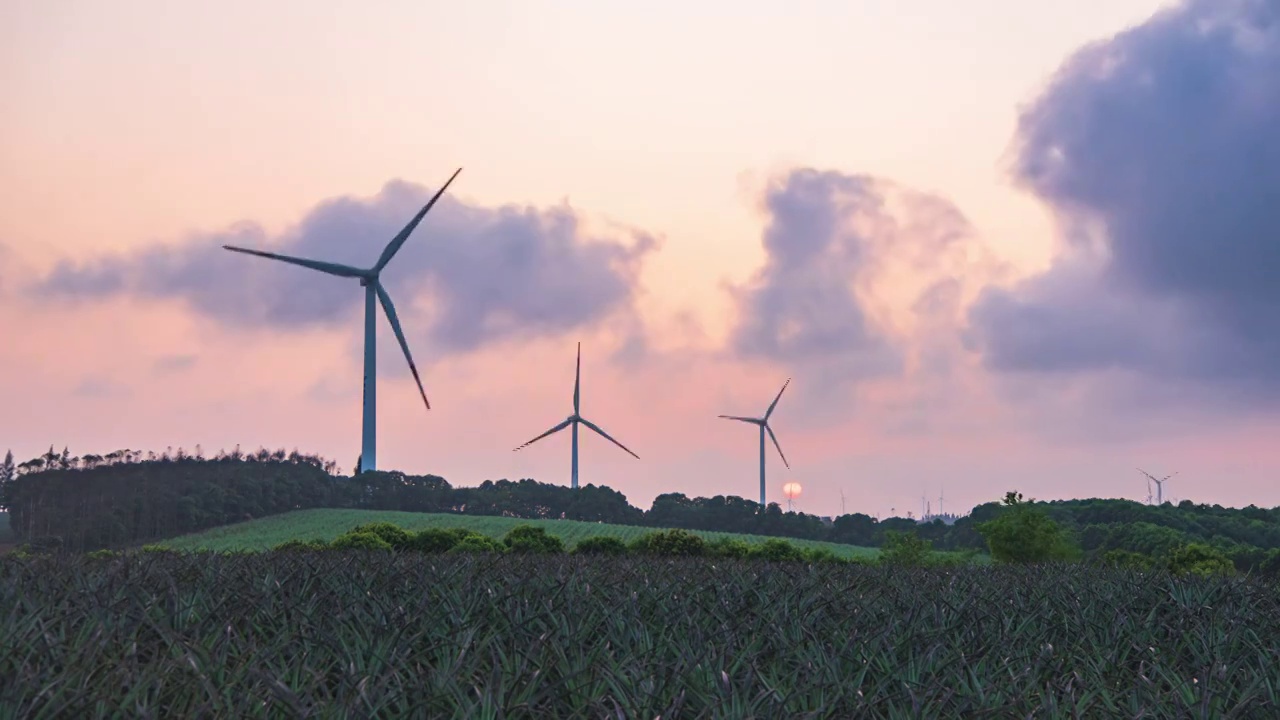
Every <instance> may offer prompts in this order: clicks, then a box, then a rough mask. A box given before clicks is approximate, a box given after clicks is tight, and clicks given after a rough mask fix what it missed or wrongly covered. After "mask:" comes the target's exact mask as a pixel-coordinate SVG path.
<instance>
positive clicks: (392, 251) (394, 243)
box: [373, 168, 462, 272]
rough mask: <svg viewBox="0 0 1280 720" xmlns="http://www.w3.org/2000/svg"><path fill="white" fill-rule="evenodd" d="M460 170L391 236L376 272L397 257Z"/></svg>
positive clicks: (374, 268) (454, 172) (375, 269)
mask: <svg viewBox="0 0 1280 720" xmlns="http://www.w3.org/2000/svg"><path fill="white" fill-rule="evenodd" d="M460 172H462V168H458V169H457V170H454V171H453V175H450V176H449V180H448V182H446V183H445V184H444V187H441V188H440V189H439V190H438V191H436V194H435V195H433V196H432V197H431V200H430V201H428V202H427V204H426V205H423V206H422V209H421V210H419V211H418V214H417V215H414V216H413V219H412V220H410V221H409V224H408V225H405V226H404V229H403V230H401V231H400V234H399V235H396V236H395V237H393V238H391V242H389V243H387V247H386V249H384V250H383V251H382V257H380V258H378V264H377V265H374V266H373V271H374V272H382V268H384V267H386V266H387V263H389V262H391V258H393V257H395V255H396V253H397V252H399V251H400V247H401V246H402V245H404V241H405V240H408V239H409V235H411V234H412V233H413V230H414V228H416V227H418V223H420V222H422V218H424V217H426V215H427V211H428V210H430V209H431V206H432V205H435V204H436V201H437V200H439V199H440V196H441V195H443V194H444V191H445V190H446V189H448V187H449V185H450V184H451V183H453V179H454V178H456V177H458V173H460Z"/></svg>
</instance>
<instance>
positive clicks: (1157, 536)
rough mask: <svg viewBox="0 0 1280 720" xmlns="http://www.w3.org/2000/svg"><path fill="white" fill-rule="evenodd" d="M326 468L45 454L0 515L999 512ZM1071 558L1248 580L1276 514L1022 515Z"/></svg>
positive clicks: (181, 518) (121, 538) (1161, 510)
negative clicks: (1209, 565) (1195, 555)
mask: <svg viewBox="0 0 1280 720" xmlns="http://www.w3.org/2000/svg"><path fill="white" fill-rule="evenodd" d="M338 472H339V471H338V468H337V465H336V464H335V463H334V462H333V461H331V460H326V459H325V458H322V457H319V456H316V455H308V454H304V453H299V452H298V451H297V450H294V451H292V452H286V451H284V450H282V449H281V450H274V451H272V450H266V449H259V450H257V451H255V452H251V453H246V452H242V451H241V450H240V449H239V447H237V448H235V449H234V450H232V451H230V452H223V451H219V452H218V453H216V454H215V455H213V456H210V457H206V456H205V454H204V453H203V451H202V450H201V448H200V447H199V446H197V447H196V448H195V449H194V450H193V451H190V452H188V451H186V450H184V449H182V448H178V449H176V450H174V449H171V448H170V449H166V450H165V451H163V452H160V453H155V452H146V453H144V452H141V451H135V450H118V451H115V452H112V453H108V454H106V455H102V456H99V455H92V454H90V455H83V456H78V457H77V456H74V455H72V454H71V453H70V451H69V450H68V449H67V448H65V447H64V448H63V449H62V451H61V452H59V451H57V450H56V449H55V447H54V446H50V448H49V450H48V452H46V453H44V454H43V455H41V456H40V457H38V458H33V459H31V460H28V461H26V462H23V463H20V464H15V463H14V461H13V456H12V453H8V454H7V455H6V457H5V460H4V461H3V463H0V505H3V506H5V507H7V508H8V510H9V524H10V527H11V529H12V532H13V533H14V534H15V535H17V536H18V538H19V541H20V542H26V543H32V542H37V541H38V542H44V543H48V544H54V545H61V546H63V547H65V548H67V549H69V550H76V551H82V550H92V549H97V548H104V547H115V546H124V545H129V544H136V543H140V542H145V541H148V540H154V539H158V538H164V537H172V536H175V535H180V534H185V533H190V532H197V531H200V530H204V529H207V528H211V527H216V526H220V525H226V524H229V523H235V522H240V521H242V520H247V519H252V518H257V517H263V516H266V515H273V514H277V513H283V512H289V511H291V510H298V509H304V508H320V507H331V508H359V509H370V510H402V511H409V512H445V513H461V514H469V515H500V516H505V517H516V518H528V519H536V518H542V519H552V518H562V519H569V520H583V521H593V522H607V523H616V524H620V525H640V526H650V527H661V528H682V529H688V530H709V531H718V532H734V533H749V534H755V535H767V536H774V537H792V538H797V539H805V540H827V541H831V542H840V543H848V544H852V545H863V546H869V547H879V546H881V545H882V544H883V543H884V541H885V538H886V534H888V535H890V536H892V535H893V534H894V533H912V534H914V535H915V536H916V537H918V538H920V539H922V540H923V541H925V542H927V543H929V545H930V546H931V547H932V548H933V549H935V550H968V549H977V550H984V551H985V550H988V549H989V542H988V540H987V538H985V537H984V536H983V534H982V533H980V532H979V530H978V526H979V525H980V524H982V523H985V522H988V521H991V520H993V519H995V518H996V517H997V516H999V515H1000V514H1001V512H1002V510H1003V509H1004V508H1005V505H1006V503H1003V502H1001V501H993V502H989V503H984V504H982V505H979V506H977V507H975V508H974V509H973V510H972V511H971V512H970V513H969V514H968V515H966V516H963V517H960V518H958V519H957V520H955V522H953V523H951V524H947V523H944V522H943V521H942V520H940V519H933V520H930V521H927V522H920V521H917V520H914V519H911V518H900V517H892V518H887V519H883V520H881V519H877V518H874V517H872V516H870V515H868V514H865V513H849V514H846V515H841V516H839V517H836V518H834V520H833V521H831V522H824V520H823V519H822V518H819V517H818V516H816V515H811V514H807V513H800V512H784V511H783V510H782V509H781V507H780V506H779V505H778V504H777V503H769V504H768V505H766V506H764V507H761V506H760V504H759V503H757V502H755V501H753V500H749V499H745V498H741V497H737V496H732V495H728V496H726V495H716V496H714V497H709V498H707V497H692V498H691V497H688V496H686V495H685V494H683V493H665V494H662V495H659V496H658V497H656V498H655V499H654V501H653V503H652V505H651V506H650V508H649V509H648V510H642V509H640V508H637V507H634V506H632V505H631V504H630V503H628V501H627V498H626V496H625V495H623V494H622V493H620V492H618V491H616V490H613V489H611V488H608V487H604V486H597V485H592V484H588V485H585V486H582V487H581V488H579V489H578V490H577V491H574V490H572V489H570V488H568V487H566V486H563V485H552V484H548V483H541V482H536V481H534V480H531V479H523V480H518V481H511V480H505V479H504V480H497V481H494V480H486V481H485V482H483V483H481V484H480V485H479V486H477V487H453V486H452V485H450V484H449V483H448V482H447V481H446V480H445V479H444V478H443V477H440V476H438V475H406V474H405V473H401V472H394V471H392V472H387V471H377V472H366V473H361V474H359V475H356V476H354V477H350V476H343V475H339V474H338ZM1028 503H1029V504H1032V505H1034V506H1035V507H1036V508H1041V509H1043V511H1044V512H1045V513H1046V514H1047V515H1048V517H1050V518H1051V519H1052V520H1053V521H1054V522H1055V523H1057V524H1058V525H1059V526H1061V528H1062V530H1063V533H1064V537H1066V538H1069V540H1070V542H1071V543H1072V544H1073V545H1074V546H1076V547H1079V548H1080V551H1081V552H1082V553H1083V555H1084V557H1085V558H1087V559H1088V558H1100V557H1102V556H1104V555H1106V554H1107V553H1109V552H1112V551H1125V552H1132V553H1138V554H1141V555H1144V556H1149V557H1160V556H1163V555H1166V554H1168V553H1171V552H1174V551H1175V550H1176V549H1177V548H1179V547H1183V546H1185V545H1187V544H1188V543H1200V544H1204V545H1206V546H1212V547H1213V548H1216V549H1217V551H1219V552H1221V553H1223V554H1224V555H1225V556H1226V557H1229V558H1230V559H1231V561H1232V562H1233V563H1234V564H1235V566H1236V567H1237V568H1239V569H1242V570H1248V569H1251V568H1254V567H1256V566H1257V565H1258V564H1259V563H1261V562H1263V561H1264V560H1265V558H1266V557H1267V554H1268V552H1269V551H1271V550H1274V549H1277V548H1280V508H1273V509H1264V508H1259V507H1255V506H1249V507H1247V508H1240V509H1237V508H1224V507H1221V506H1219V505H1197V504H1194V503H1192V502H1191V501H1189V500H1184V501H1182V502H1180V503H1178V504H1177V505H1173V504H1172V503H1167V502H1166V503H1164V504H1163V505H1159V506H1156V505H1145V504H1142V503H1137V502H1133V501H1130V500H1112V499H1089V500H1068V501H1052V502H1048V503H1043V502H1034V503H1031V502H1030V501H1028Z"/></svg>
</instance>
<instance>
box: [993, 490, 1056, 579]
mask: <svg viewBox="0 0 1280 720" xmlns="http://www.w3.org/2000/svg"><path fill="white" fill-rule="evenodd" d="M1004 505H1005V510H1004V512H1002V513H1000V514H999V515H997V516H996V517H995V518H994V519H992V520H988V521H986V522H984V523H981V524H979V525H978V532H980V533H982V536H983V537H984V538H986V540H987V545H988V547H990V549H991V557H992V558H993V559H994V560H996V561H998V562H1013V563H1041V562H1049V561H1051V560H1072V559H1075V558H1076V557H1077V556H1078V554H1079V551H1078V549H1077V548H1075V547H1073V546H1072V544H1071V541H1070V540H1069V539H1068V537H1067V534H1066V532H1065V531H1064V530H1063V529H1062V526H1060V525H1059V524H1058V523H1057V522H1055V521H1054V520H1053V519H1052V518H1050V517H1049V515H1048V513H1047V512H1045V511H1044V510H1042V509H1040V508H1037V507H1034V506H1033V505H1032V504H1031V503H1028V502H1023V500H1022V493H1017V492H1010V493H1007V494H1006V495H1005V498H1004Z"/></svg>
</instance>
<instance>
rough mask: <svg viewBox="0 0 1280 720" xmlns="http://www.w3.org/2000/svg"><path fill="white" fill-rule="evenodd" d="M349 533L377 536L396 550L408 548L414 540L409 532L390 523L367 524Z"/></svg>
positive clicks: (356, 527) (358, 526) (354, 528)
mask: <svg viewBox="0 0 1280 720" xmlns="http://www.w3.org/2000/svg"><path fill="white" fill-rule="evenodd" d="M349 532H352V533H369V534H370V535H377V536H378V537H380V538H382V539H383V540H386V541H387V544H388V545H390V546H391V547H392V548H395V549H396V550H401V549H404V548H407V547H408V546H409V540H410V538H412V535H411V534H410V533H409V531H407V530H405V529H404V528H402V527H400V526H398V525H394V524H392V523H389V522H372V523H365V524H363V525H357V526H355V527H353V528H351V530H350V531H349Z"/></svg>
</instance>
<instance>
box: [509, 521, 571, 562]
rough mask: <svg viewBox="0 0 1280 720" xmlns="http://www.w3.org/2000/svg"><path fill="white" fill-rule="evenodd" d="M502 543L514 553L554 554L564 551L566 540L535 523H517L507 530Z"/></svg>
mask: <svg viewBox="0 0 1280 720" xmlns="http://www.w3.org/2000/svg"><path fill="white" fill-rule="evenodd" d="M502 544H503V545H506V546H507V549H508V550H510V551H511V552H513V553H532V554H535V555H554V554H556V553H562V552H564V541H563V540H561V539H560V538H558V537H556V536H555V535H548V534H547V531H546V530H545V529H543V528H540V527H534V526H533V525H517V526H515V527H513V528H511V529H510V530H508V531H507V535H506V537H504V538H503V539H502Z"/></svg>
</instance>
